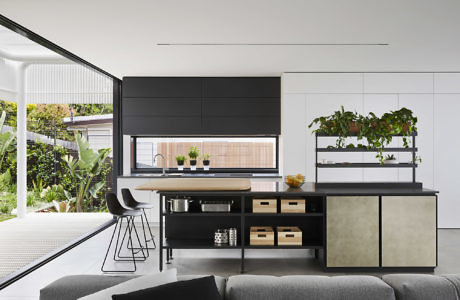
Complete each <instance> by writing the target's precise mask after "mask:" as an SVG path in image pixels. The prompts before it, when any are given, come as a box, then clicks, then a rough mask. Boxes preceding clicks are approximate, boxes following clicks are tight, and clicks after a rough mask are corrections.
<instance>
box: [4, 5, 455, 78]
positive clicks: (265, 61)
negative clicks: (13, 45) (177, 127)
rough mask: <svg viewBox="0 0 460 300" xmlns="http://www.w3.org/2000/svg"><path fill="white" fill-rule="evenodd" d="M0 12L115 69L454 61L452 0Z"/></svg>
mask: <svg viewBox="0 0 460 300" xmlns="http://www.w3.org/2000/svg"><path fill="white" fill-rule="evenodd" d="M0 13H1V14H3V15H4V16H6V17H8V18H10V19H12V20H14V21H16V22H18V23H19V24H21V25H23V26H25V27H27V28H29V29H30V30H32V31H34V32H36V33H38V34H40V35H42V36H43V37H45V38H47V39H49V40H51V41H52V42H54V43H56V44H58V45H59V46H61V47H63V48H65V49H67V50H69V51H71V52H73V53H75V54H76V55H78V56H80V57H82V58H84V59H86V60H88V61H89V62H91V63H93V64H95V65H96V66H98V67H100V68H102V69H104V70H106V71H107V72H109V73H111V74H113V75H115V76H118V77H122V76H128V75H131V76H133V75H146V76H162V75H164V76H167V75H172V76H174V75H175V76H177V75H201V76H219V75H228V76H232V75H234V76H237V75H249V76H251V75H253V76H259V75H280V74H281V73H282V72H292V71H460V34H459V32H460V17H459V16H460V1H458V0H347V1H344V0H232V1H225V0H195V1H192V0H168V1H160V0H132V1H126V0H98V1H94V0H79V1H72V2H70V1H61V0H41V1H30V0H0ZM158 43H389V46H158V45H157V44H158Z"/></svg>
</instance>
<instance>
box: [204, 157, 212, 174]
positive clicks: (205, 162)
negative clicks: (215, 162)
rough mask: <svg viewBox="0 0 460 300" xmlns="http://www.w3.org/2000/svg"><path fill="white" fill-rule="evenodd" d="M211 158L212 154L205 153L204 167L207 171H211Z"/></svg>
mask: <svg viewBox="0 0 460 300" xmlns="http://www.w3.org/2000/svg"><path fill="white" fill-rule="evenodd" d="M210 158H211V155H210V154H203V168H204V170H205V171H209V164H210V163H211V161H210V160H209V159H210Z"/></svg>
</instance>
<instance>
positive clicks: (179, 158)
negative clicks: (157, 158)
mask: <svg viewBox="0 0 460 300" xmlns="http://www.w3.org/2000/svg"><path fill="white" fill-rule="evenodd" d="M175 158H176V161H177V162H180V161H182V162H186V161H187V157H186V156H185V155H176V157H175Z"/></svg>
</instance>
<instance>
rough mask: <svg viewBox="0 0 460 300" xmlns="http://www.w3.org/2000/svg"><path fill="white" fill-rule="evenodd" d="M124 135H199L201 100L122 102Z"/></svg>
mask: <svg viewBox="0 0 460 300" xmlns="http://www.w3.org/2000/svg"><path fill="white" fill-rule="evenodd" d="M122 117H123V134H129V135H167V134H195V133H197V132H201V98H123V113H122Z"/></svg>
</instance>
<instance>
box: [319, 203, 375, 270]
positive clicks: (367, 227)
mask: <svg viewBox="0 0 460 300" xmlns="http://www.w3.org/2000/svg"><path fill="white" fill-rule="evenodd" d="M326 207H327V208H326V213H327V219H326V240H327V248H326V259H327V261H326V265H327V267H378V266H379V197H378V196H329V197H327V203H326Z"/></svg>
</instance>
